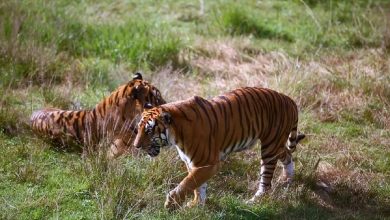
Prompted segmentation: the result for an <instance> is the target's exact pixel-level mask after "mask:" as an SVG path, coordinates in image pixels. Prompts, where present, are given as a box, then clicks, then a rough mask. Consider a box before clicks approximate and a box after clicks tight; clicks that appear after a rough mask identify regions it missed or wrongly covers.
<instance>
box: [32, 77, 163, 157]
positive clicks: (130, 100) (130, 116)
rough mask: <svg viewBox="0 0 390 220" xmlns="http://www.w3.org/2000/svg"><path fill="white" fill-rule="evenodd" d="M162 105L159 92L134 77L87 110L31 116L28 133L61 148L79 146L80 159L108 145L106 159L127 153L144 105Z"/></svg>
mask: <svg viewBox="0 0 390 220" xmlns="http://www.w3.org/2000/svg"><path fill="white" fill-rule="evenodd" d="M146 103H150V104H151V105H152V106H158V105H161V104H164V103H165V101H164V99H163V98H162V97H161V94H160V91H159V90H158V89H157V88H156V87H154V86H153V85H151V84H150V83H149V82H147V81H144V80H143V79H142V75H141V74H140V73H136V75H135V76H134V78H133V80H131V81H129V82H128V83H127V84H125V85H122V86H120V87H119V88H118V89H117V90H115V91H114V92H112V93H111V95H110V96H108V97H106V98H105V99H103V100H102V101H101V102H100V103H98V104H97V105H96V107H95V108H93V109H91V110H80V111H67V110H60V109H55V108H46V109H43V110H38V111H36V112H34V113H33V114H32V116H31V127H32V130H33V131H34V132H35V133H37V134H39V135H42V136H45V137H47V138H49V139H50V140H52V141H53V142H55V143H60V144H61V145H63V146H70V145H74V144H76V145H82V146H83V155H85V154H86V153H88V152H89V151H90V150H96V146H97V144H99V143H101V141H107V142H108V143H110V144H111V145H110V149H109V151H108V153H109V157H117V156H120V155H121V154H123V153H126V152H128V150H129V147H130V146H132V145H131V143H132V142H133V140H134V137H135V132H136V126H137V123H138V121H139V120H140V117H141V113H142V111H143V108H144V105H145V104H146Z"/></svg>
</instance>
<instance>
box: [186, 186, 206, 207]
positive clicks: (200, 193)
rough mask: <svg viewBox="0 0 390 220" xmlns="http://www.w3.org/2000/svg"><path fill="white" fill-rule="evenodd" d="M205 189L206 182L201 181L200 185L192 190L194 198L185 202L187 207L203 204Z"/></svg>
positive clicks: (204, 201)
mask: <svg viewBox="0 0 390 220" xmlns="http://www.w3.org/2000/svg"><path fill="white" fill-rule="evenodd" d="M206 190H207V183H203V184H202V185H201V186H200V187H198V188H196V189H195V190H194V199H193V200H192V201H191V202H188V203H187V206H188V207H194V206H196V205H204V204H205V203H206Z"/></svg>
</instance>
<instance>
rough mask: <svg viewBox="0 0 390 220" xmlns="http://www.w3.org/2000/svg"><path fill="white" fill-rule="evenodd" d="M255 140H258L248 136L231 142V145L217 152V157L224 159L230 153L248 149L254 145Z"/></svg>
mask: <svg viewBox="0 0 390 220" xmlns="http://www.w3.org/2000/svg"><path fill="white" fill-rule="evenodd" d="M257 140H258V139H257V138H248V139H246V140H244V141H240V142H237V143H235V144H232V145H231V146H228V147H226V148H224V149H223V150H222V151H220V152H219V159H220V160H226V158H227V156H228V155H229V154H230V153H233V152H240V151H244V150H247V149H250V148H252V147H253V146H254V145H255V143H256V142H257Z"/></svg>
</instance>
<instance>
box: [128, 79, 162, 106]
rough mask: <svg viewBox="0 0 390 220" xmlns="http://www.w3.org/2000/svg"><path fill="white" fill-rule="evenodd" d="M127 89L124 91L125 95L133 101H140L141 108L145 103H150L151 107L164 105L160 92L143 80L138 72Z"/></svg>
mask: <svg viewBox="0 0 390 220" xmlns="http://www.w3.org/2000/svg"><path fill="white" fill-rule="evenodd" d="M127 88H129V89H126V90H125V93H126V94H125V95H126V96H128V97H131V98H132V99H133V100H138V101H140V103H142V106H141V107H143V105H145V104H146V103H150V104H152V105H153V106H159V105H162V104H165V103H166V101H165V100H164V99H163V98H162V96H161V93H160V91H159V90H158V89H157V88H156V87H155V86H153V85H152V84H150V83H149V82H148V81H145V80H143V78H142V74H141V73H139V72H137V73H135V74H134V76H133V80H131V81H130V82H128V84H127ZM127 93H128V94H127Z"/></svg>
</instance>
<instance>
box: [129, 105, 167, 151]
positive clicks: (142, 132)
mask: <svg viewBox="0 0 390 220" xmlns="http://www.w3.org/2000/svg"><path fill="white" fill-rule="evenodd" d="M145 108H148V106H145ZM171 121H172V119H171V115H170V114H169V113H167V112H163V111H162V109H161V108H159V107H155V108H152V109H146V110H145V111H144V112H143V114H142V119H141V121H140V122H139V124H138V132H137V136H136V138H135V141H134V146H135V147H136V148H142V149H143V150H144V151H146V152H147V153H148V154H149V155H150V156H151V157H155V156H157V155H158V154H159V153H160V148H161V147H165V146H169V145H170V141H169V137H168V127H169V125H170V123H171Z"/></svg>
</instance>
